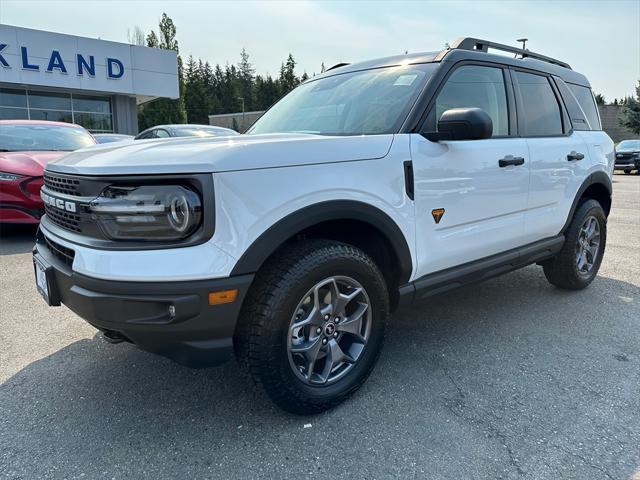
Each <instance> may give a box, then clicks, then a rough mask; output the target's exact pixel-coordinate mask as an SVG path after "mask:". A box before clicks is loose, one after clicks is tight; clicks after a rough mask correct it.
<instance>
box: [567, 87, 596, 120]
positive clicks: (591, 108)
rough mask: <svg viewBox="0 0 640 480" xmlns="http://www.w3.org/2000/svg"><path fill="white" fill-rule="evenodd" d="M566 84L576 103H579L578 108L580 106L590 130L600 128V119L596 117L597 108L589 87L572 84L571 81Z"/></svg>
mask: <svg viewBox="0 0 640 480" xmlns="http://www.w3.org/2000/svg"><path fill="white" fill-rule="evenodd" d="M568 85H569V89H570V90H571V92H572V93H573V95H574V96H575V97H576V100H577V101H578V104H580V108H582V111H583V112H584V115H585V117H586V119H587V121H588V122H589V126H590V127H591V130H601V127H600V120H599V118H598V108H597V107H596V102H595V100H594V98H593V94H592V93H591V89H590V88H587V87H582V86H580V85H573V84H571V83H569V84H568Z"/></svg>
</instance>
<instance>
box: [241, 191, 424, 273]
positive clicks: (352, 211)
mask: <svg viewBox="0 0 640 480" xmlns="http://www.w3.org/2000/svg"><path fill="white" fill-rule="evenodd" d="M330 220H358V221H361V222H365V223H368V224H370V225H371V226H372V227H374V228H376V229H378V230H380V231H381V232H382V233H383V234H384V236H385V237H386V238H387V239H388V240H389V243H390V244H391V246H392V247H393V249H394V252H395V254H396V256H397V258H398V262H399V270H400V278H399V281H400V283H405V282H407V281H408V280H409V278H410V276H411V271H412V269H413V263H412V261H411V252H410V250H409V245H408V244H407V241H406V239H405V237H404V235H403V233H402V231H401V230H400V228H399V227H398V225H397V224H396V223H395V222H394V221H393V220H392V219H391V218H390V217H389V216H388V215H387V214H386V213H384V212H383V211H382V210H379V209H378V208H376V207H373V206H371V205H368V204H366V203H362V202H357V201H353V200H333V201H328V202H322V203H317V204H315V205H310V206H308V207H305V208H302V209H301V210H298V211H296V212H294V213H292V214H290V215H288V216H287V217H285V218H283V219H281V220H280V221H278V222H277V223H275V224H274V225H272V226H271V227H270V228H269V229H267V230H266V231H265V232H264V233H263V234H262V235H260V236H259V237H258V238H257V239H256V240H255V241H254V242H253V243H252V244H251V246H250V247H249V248H248V249H247V250H246V251H245V252H244V254H243V255H242V257H241V258H240V260H238V263H236V265H235V267H234V268H233V271H232V272H231V274H230V275H231V276H234V275H245V274H248V273H255V272H257V271H258V270H259V269H260V266H261V265H262V264H263V263H264V261H265V260H266V259H267V258H268V257H269V256H270V255H271V254H272V253H273V252H275V251H276V250H277V249H278V248H279V247H280V246H281V245H282V244H283V243H284V242H286V241H287V240H289V239H290V238H291V237H293V236H294V235H296V234H297V233H300V232H302V231H303V230H305V229H307V228H309V227H312V226H314V225H317V224H319V223H321V222H326V221H330Z"/></svg>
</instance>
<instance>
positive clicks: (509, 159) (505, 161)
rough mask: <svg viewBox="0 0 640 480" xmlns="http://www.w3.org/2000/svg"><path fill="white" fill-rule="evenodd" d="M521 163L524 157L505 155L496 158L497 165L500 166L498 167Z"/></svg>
mask: <svg viewBox="0 0 640 480" xmlns="http://www.w3.org/2000/svg"><path fill="white" fill-rule="evenodd" d="M523 164H524V158H522V157H514V156H513V155H507V156H506V157H504V158H501V159H500V160H498V165H499V166H500V168H502V167H508V166H509V165H523Z"/></svg>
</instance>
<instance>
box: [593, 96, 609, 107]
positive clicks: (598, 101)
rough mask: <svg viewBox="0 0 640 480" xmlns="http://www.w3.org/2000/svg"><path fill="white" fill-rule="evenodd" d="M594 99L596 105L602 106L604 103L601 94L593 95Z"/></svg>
mask: <svg viewBox="0 0 640 480" xmlns="http://www.w3.org/2000/svg"><path fill="white" fill-rule="evenodd" d="M595 97H596V105H604V104H605V103H607V102H606V100H605V98H604V95H602V94H601V93H596V95H595Z"/></svg>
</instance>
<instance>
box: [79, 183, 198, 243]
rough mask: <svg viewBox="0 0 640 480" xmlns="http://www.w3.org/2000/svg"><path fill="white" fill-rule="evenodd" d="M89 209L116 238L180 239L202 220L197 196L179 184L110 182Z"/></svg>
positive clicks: (100, 225)
mask: <svg viewBox="0 0 640 480" xmlns="http://www.w3.org/2000/svg"><path fill="white" fill-rule="evenodd" d="M89 210H90V212H91V218H92V219H93V220H96V221H97V223H98V225H99V227H100V229H101V230H102V231H103V233H104V234H105V235H106V236H107V237H109V238H112V239H115V240H180V239H183V238H186V237H188V236H189V235H191V234H192V233H193V232H195V230H196V229H197V228H198V227H199V226H200V223H201V221H202V203H201V201H200V197H199V196H198V194H197V193H196V192H194V191H192V190H190V189H189V188H187V187H184V186H180V185H144V186H127V185H122V186H118V185H112V186H110V187H108V188H106V189H105V190H104V191H103V192H102V193H101V194H100V196H99V197H97V198H96V199H95V200H93V201H92V202H91V203H90V205H89Z"/></svg>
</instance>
